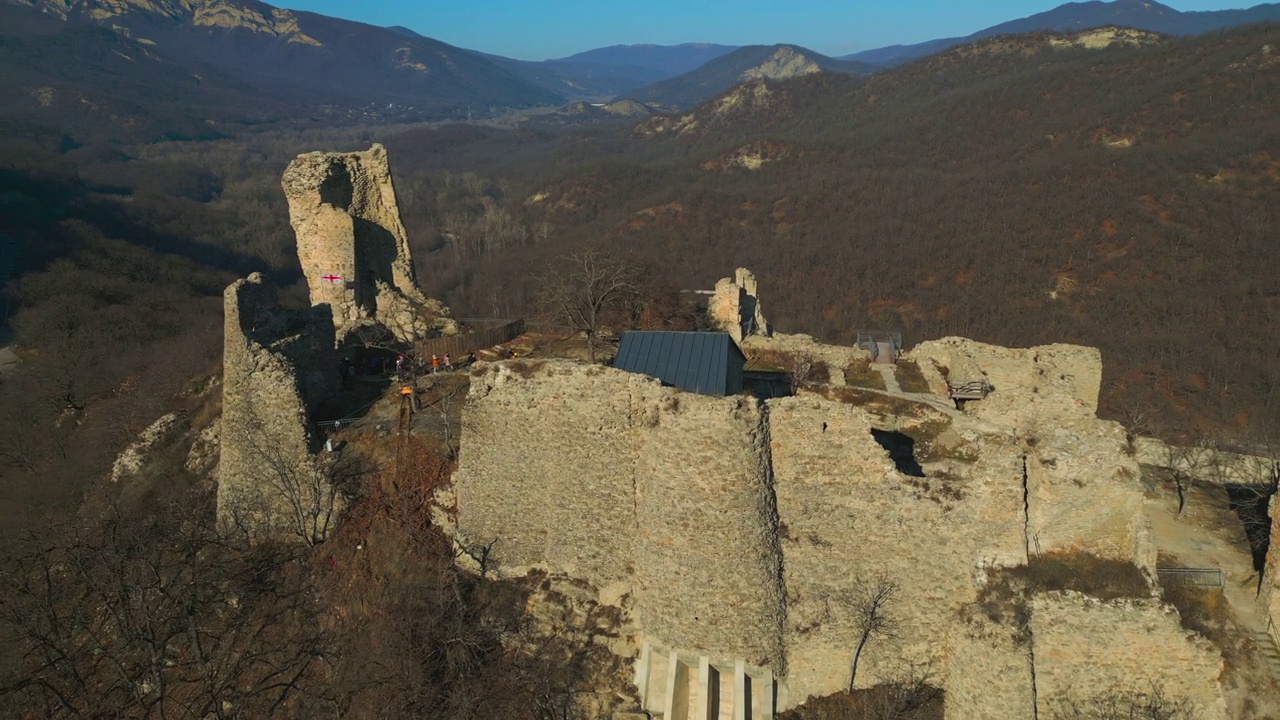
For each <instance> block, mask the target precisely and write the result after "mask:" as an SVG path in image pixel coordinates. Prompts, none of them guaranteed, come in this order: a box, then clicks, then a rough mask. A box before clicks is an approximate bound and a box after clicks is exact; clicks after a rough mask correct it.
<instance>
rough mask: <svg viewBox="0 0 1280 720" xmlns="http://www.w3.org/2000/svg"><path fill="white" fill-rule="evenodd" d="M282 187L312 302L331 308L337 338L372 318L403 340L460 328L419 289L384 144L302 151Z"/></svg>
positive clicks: (443, 308) (445, 311)
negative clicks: (342, 150)
mask: <svg viewBox="0 0 1280 720" xmlns="http://www.w3.org/2000/svg"><path fill="white" fill-rule="evenodd" d="M281 184H282V185H283V187H284V194H285V198H286V199H287V200H288V201H289V220H290V222H291V224H292V225H293V230H294V233H295V234H296V235H297V238H298V260H299V261H300V262H301V264H302V272H303V274H305V275H306V278H307V286H308V287H309V288H310V290H311V304H312V305H321V304H328V305H329V306H330V307H331V308H333V323H334V327H335V328H336V330H337V334H338V338H339V339H342V337H343V336H345V335H346V334H347V333H348V332H350V331H352V330H353V329H355V328H358V327H360V326H362V325H367V324H371V323H374V322H377V323H381V324H382V325H384V326H385V327H386V328H387V329H388V330H390V331H391V332H392V333H393V334H394V335H395V336H396V337H397V338H398V339H400V340H403V341H405V342H413V341H414V340H418V339H421V338H424V337H426V336H427V333H428V332H430V331H431V330H432V329H433V328H437V329H440V330H442V331H444V332H446V333H448V332H452V331H453V330H454V329H455V326H454V325H453V322H452V321H451V320H449V319H448V317H447V316H448V311H447V309H446V308H445V307H444V306H443V305H442V304H441V303H439V302H438V301H436V300H430V299H428V298H426V297H424V296H423V294H422V293H421V291H419V290H418V287H417V282H416V279H415V278H414V271H413V258H412V257H411V256H410V254H409V241H408V238H407V236H406V234H405V230H404V225H402V224H401V222H400V209H399V206H398V204H397V203H396V192H395V187H394V186H393V185H392V182H391V170H390V167H389V165H388V164H387V151H386V150H385V149H384V148H383V147H382V146H381V145H374V146H373V147H371V148H370V149H368V150H366V151H364V152H351V153H332V152H312V153H305V154H303V155H299V156H298V157H297V158H296V159H295V160H294V161H293V162H292V163H290V164H289V167H288V168H287V169H286V170H285V173H284V178H283V180H282V183H281Z"/></svg>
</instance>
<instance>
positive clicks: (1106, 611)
mask: <svg viewBox="0 0 1280 720" xmlns="http://www.w3.org/2000/svg"><path fill="white" fill-rule="evenodd" d="M1031 627H1032V638H1033V640H1032V642H1033V644H1034V648H1035V667H1036V691H1037V699H1038V703H1037V705H1038V709H1039V717H1040V718H1043V719H1044V720H1053V719H1054V718H1058V717H1067V715H1065V714H1064V711H1065V710H1066V709H1067V708H1068V707H1069V706H1070V704H1071V703H1073V702H1074V703H1076V704H1077V705H1084V706H1085V707H1087V703H1089V702H1091V701H1092V699H1093V698H1095V697H1097V696H1099V695H1105V694H1108V693H1113V692H1134V691H1136V692H1149V691H1150V690H1151V689H1152V685H1153V684H1155V685H1156V686H1158V687H1159V688H1161V689H1162V691H1163V692H1164V694H1165V695H1166V697H1170V698H1177V697H1186V698H1189V699H1190V700H1191V701H1192V702H1193V703H1194V704H1195V709H1196V711H1197V712H1198V714H1197V715H1195V717H1198V718H1201V720H1225V718H1226V717H1227V712H1226V704H1225V702H1224V700H1223V698H1222V692H1221V687H1220V685H1219V682H1218V678H1219V676H1220V675H1221V674H1222V669H1223V666H1222V655H1221V653H1220V652H1219V651H1218V649H1217V648H1216V647H1214V646H1213V644H1212V643H1210V642H1209V641H1208V640H1205V639H1204V638H1202V637H1200V636H1199V635H1196V634H1194V633H1190V632H1188V631H1186V630H1183V629H1182V627H1181V625H1180V624H1179V622H1178V612H1177V611H1176V610H1174V609H1173V608H1171V607H1168V606H1163V605H1161V604H1160V602H1159V601H1158V600H1117V601H1112V602H1103V601H1101V600H1096V599H1093V598H1090V597H1086V596H1084V595H1080V594H1079V593H1070V592H1068V593H1049V594H1047V595H1040V596H1037V597H1035V598H1033V600H1032V609H1031ZM1084 716H1085V717H1091V715H1089V714H1088V713H1087V712H1086V714H1085V715H1084ZM1069 717H1077V716H1075V715H1071V716H1069Z"/></svg>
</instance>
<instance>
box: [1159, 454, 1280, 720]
mask: <svg viewBox="0 0 1280 720" xmlns="http://www.w3.org/2000/svg"><path fill="white" fill-rule="evenodd" d="M1145 469H1146V468H1144V470H1145ZM1157 472H1158V471H1157ZM1148 479H1155V478H1154V476H1153V475H1152V474H1151V473H1148ZM1185 494H1186V502H1185V504H1184V506H1183V509H1182V512H1181V513H1179V512H1178V493H1177V489H1176V487H1175V486H1174V485H1173V483H1172V482H1170V481H1168V480H1167V479H1165V480H1164V481H1162V482H1157V483H1156V485H1155V491H1154V492H1152V493H1149V494H1148V499H1147V502H1146V510H1147V516H1148V517H1149V518H1150V520H1151V529H1152V532H1153V534H1154V537H1155V542H1156V547H1157V548H1158V549H1159V552H1160V555H1161V561H1162V562H1161V566H1172V565H1174V564H1175V561H1173V560H1172V559H1173V558H1176V565H1179V566H1182V567H1196V568H1219V569H1221V570H1222V572H1223V574H1224V576H1225V578H1226V586H1225V587H1224V588H1223V591H1222V596H1223V599H1225V600H1226V604H1227V608H1228V609H1229V611H1230V614H1231V617H1232V619H1233V620H1234V622H1235V624H1236V625H1237V626H1238V628H1239V630H1240V632H1241V634H1242V635H1243V637H1241V638H1239V639H1238V640H1237V641H1235V642H1232V643H1230V644H1231V645H1232V646H1233V647H1231V648H1223V650H1224V658H1225V659H1226V661H1227V663H1228V666H1229V667H1230V671H1229V673H1228V674H1226V675H1224V683H1223V690H1224V691H1225V694H1226V697H1227V703H1228V706H1229V714H1230V716H1231V717H1233V718H1277V717H1280V674H1277V671H1276V670H1277V668H1276V667H1275V663H1274V662H1273V661H1272V660H1271V659H1270V658H1269V657H1268V653H1269V652H1273V651H1274V648H1273V647H1272V644H1271V641H1270V638H1268V637H1267V636H1266V627H1267V626H1266V618H1265V616H1264V614H1263V612H1262V610H1261V608H1260V606H1259V605H1258V603H1257V587H1258V577H1257V572H1256V571H1255V570H1254V567H1253V555H1252V553H1251V551H1250V547H1249V541H1248V538H1247V537H1246V536H1245V532H1244V525H1243V524H1242V522H1241V520H1240V518H1239V517H1238V516H1237V515H1236V513H1235V511H1234V510H1233V509H1232V508H1231V503H1230V499H1229V498H1228V496H1227V491H1226V489H1225V488H1223V487H1221V486H1218V485H1211V484H1207V483H1200V484H1196V485H1193V486H1192V487H1190V488H1188V489H1187V490H1186V493H1185ZM1264 689H1266V690H1269V691H1266V692H1264V691H1263V690H1264Z"/></svg>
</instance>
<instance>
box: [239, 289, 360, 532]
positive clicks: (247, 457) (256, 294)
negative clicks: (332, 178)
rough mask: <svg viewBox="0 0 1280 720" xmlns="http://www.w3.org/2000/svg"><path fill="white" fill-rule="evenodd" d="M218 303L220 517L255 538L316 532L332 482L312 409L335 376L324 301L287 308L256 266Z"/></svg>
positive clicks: (332, 389) (324, 526)
mask: <svg viewBox="0 0 1280 720" xmlns="http://www.w3.org/2000/svg"><path fill="white" fill-rule="evenodd" d="M224 308H225V312H226V316H225V325H224V329H225V335H224V345H223V384H222V421H221V441H220V446H221V457H220V460H219V471H218V511H217V512H218V522H219V524H220V525H221V526H222V527H223V528H225V529H228V530H234V529H240V530H242V531H243V532H245V533H247V534H248V535H250V537H251V538H255V539H258V538H264V537H268V536H281V535H283V536H286V537H294V538H304V539H307V540H309V541H314V540H322V539H323V537H324V535H325V533H327V531H328V524H329V523H328V520H329V519H331V518H330V517H329V516H330V515H331V513H327V514H326V516H325V517H324V518H319V517H315V516H312V517H311V518H310V519H308V517H307V515H310V514H311V513H310V510H311V509H312V508H314V505H315V502H316V500H317V497H316V493H317V492H319V493H321V494H322V495H327V490H328V479H327V478H326V476H325V475H324V468H323V464H322V463H321V462H320V460H319V458H317V456H316V455H315V454H314V453H315V451H316V450H318V440H317V438H315V437H314V436H313V434H312V432H311V423H310V413H311V412H312V410H313V409H314V408H315V407H317V406H318V405H319V404H320V403H321V402H322V401H323V400H324V399H325V398H327V397H330V396H331V395H333V394H334V393H336V392H337V390H338V384H339V383H340V378H339V376H338V372H337V363H336V361H335V358H334V350H333V347H334V345H333V343H334V335H333V323H332V321H331V320H330V319H329V315H328V307H327V306H321V307H315V308H311V309H310V310H307V311H303V312H300V313H288V312H283V311H281V310H280V308H279V305H278V302H277V299H276V294H275V289H274V288H273V287H272V286H270V285H268V284H267V283H266V282H265V281H264V279H263V278H262V276H261V275H259V274H258V273H254V274H253V275H250V276H249V277H248V278H247V279H244V280H239V281H237V282H235V283H233V284H232V285H231V286H230V287H228V288H227V290H226V292H225V294H224ZM322 519H323V520H324V522H322V523H321V524H320V525H317V524H316V523H317V521H319V520H322Z"/></svg>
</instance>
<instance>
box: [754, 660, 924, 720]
mask: <svg viewBox="0 0 1280 720" xmlns="http://www.w3.org/2000/svg"><path fill="white" fill-rule="evenodd" d="M931 682H932V678H931V677H930V676H929V674H928V673H927V672H925V671H923V670H921V669H919V668H912V669H910V670H908V671H907V672H904V673H902V674H901V676H900V677H897V678H895V679H893V680H892V681H891V682H888V683H884V684H881V685H876V686H875V687H870V688H866V689H862V690H854V691H852V692H847V691H846V692H842V693H836V694H834V695H827V696H825V697H819V698H813V699H811V700H809V701H808V702H806V703H804V704H803V705H800V706H799V707H796V708H793V709H791V710H788V711H787V712H785V713H782V714H781V715H780V716H779V718H781V720H942V718H943V709H944V706H945V700H946V695H945V693H944V692H943V690H942V689H941V688H939V687H936V686H935V685H933V684H931Z"/></svg>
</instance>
